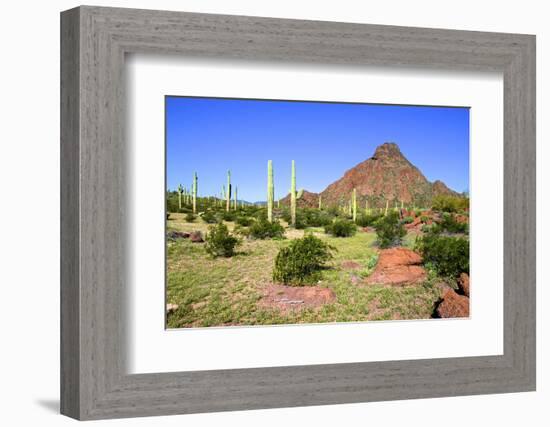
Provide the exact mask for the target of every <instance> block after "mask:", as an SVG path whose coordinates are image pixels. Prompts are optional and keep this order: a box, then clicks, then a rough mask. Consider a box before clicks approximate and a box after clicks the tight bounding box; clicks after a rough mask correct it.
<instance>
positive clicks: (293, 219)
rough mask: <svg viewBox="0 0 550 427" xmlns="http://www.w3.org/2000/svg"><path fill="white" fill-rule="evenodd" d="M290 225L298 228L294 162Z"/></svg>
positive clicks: (291, 182) (294, 166)
mask: <svg viewBox="0 0 550 427" xmlns="http://www.w3.org/2000/svg"><path fill="white" fill-rule="evenodd" d="M290 224H291V225H292V226H293V227H296V164H295V162H294V160H293V161H292V176H291V181H290Z"/></svg>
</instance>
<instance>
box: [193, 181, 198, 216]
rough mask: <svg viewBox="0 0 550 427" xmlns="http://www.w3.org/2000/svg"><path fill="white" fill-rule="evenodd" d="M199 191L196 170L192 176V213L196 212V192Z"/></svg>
mask: <svg viewBox="0 0 550 427" xmlns="http://www.w3.org/2000/svg"><path fill="white" fill-rule="evenodd" d="M198 191H199V183H198V177H197V172H195V175H194V176H193V213H194V214H196V213H197V192H198Z"/></svg>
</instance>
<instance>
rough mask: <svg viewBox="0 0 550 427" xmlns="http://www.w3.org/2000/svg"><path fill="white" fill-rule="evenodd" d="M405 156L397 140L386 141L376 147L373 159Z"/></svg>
mask: <svg viewBox="0 0 550 427" xmlns="http://www.w3.org/2000/svg"><path fill="white" fill-rule="evenodd" d="M393 157H403V158H404V156H403V154H402V153H401V150H400V149H399V146H398V145H397V144H396V143H395V142H384V143H383V144H382V145H379V146H378V147H376V150H375V151H374V155H373V156H372V159H375V160H376V159H382V158H393Z"/></svg>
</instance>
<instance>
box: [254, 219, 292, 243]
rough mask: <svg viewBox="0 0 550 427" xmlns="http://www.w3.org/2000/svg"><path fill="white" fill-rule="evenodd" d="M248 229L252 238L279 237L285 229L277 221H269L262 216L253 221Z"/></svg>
mask: <svg viewBox="0 0 550 427" xmlns="http://www.w3.org/2000/svg"><path fill="white" fill-rule="evenodd" d="M249 231H250V233H249V235H250V237H252V238H253V239H281V238H282V237H283V236H284V234H285V229H284V228H283V226H282V225H281V224H280V223H279V221H273V222H269V221H268V220H267V219H266V218H263V217H262V218H261V219H259V220H258V221H256V222H254V224H252V225H251V226H250V230H249Z"/></svg>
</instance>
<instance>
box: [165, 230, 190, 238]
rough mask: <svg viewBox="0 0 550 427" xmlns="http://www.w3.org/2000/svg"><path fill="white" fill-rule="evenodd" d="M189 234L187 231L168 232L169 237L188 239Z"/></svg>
mask: <svg viewBox="0 0 550 427" xmlns="http://www.w3.org/2000/svg"><path fill="white" fill-rule="evenodd" d="M189 234H190V233H187V232H185V231H169V232H168V233H167V237H168V238H169V239H187V238H189Z"/></svg>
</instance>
